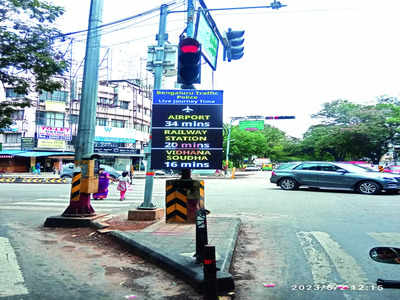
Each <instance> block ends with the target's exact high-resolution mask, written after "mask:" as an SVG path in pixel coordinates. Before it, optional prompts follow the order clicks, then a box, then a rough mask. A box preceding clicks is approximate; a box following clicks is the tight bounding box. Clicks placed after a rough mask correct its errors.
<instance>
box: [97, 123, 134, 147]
mask: <svg viewBox="0 0 400 300" xmlns="http://www.w3.org/2000/svg"><path fill="white" fill-rule="evenodd" d="M134 137H135V131H134V129H132V128H117V127H108V126H96V136H95V138H94V140H95V141H96V142H111V143H136V139H135V138H134Z"/></svg>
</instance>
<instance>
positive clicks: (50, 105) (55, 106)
mask: <svg viewBox="0 0 400 300" xmlns="http://www.w3.org/2000/svg"><path fill="white" fill-rule="evenodd" d="M44 105H45V107H46V111H56V112H65V102H61V101H52V100H46V101H45V102H44Z"/></svg>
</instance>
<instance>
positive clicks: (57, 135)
mask: <svg viewBox="0 0 400 300" xmlns="http://www.w3.org/2000/svg"><path fill="white" fill-rule="evenodd" d="M38 139H50V140H62V141H70V140H71V139H72V135H71V128H63V127H49V126H38Z"/></svg>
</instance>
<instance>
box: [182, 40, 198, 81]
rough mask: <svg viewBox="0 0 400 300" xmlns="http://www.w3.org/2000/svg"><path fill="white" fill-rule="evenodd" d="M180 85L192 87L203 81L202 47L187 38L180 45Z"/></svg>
mask: <svg viewBox="0 0 400 300" xmlns="http://www.w3.org/2000/svg"><path fill="white" fill-rule="evenodd" d="M177 73H178V83H182V84H184V85H191V84H193V83H200V81H201V45H200V43H199V42H198V41H196V40H195V39H192V38H185V39H183V40H181V41H180V42H179V45H178V72H177Z"/></svg>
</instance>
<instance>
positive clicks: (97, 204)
mask: <svg viewBox="0 0 400 300" xmlns="http://www.w3.org/2000/svg"><path fill="white" fill-rule="evenodd" d="M14 204H18V205H29V206H48V207H49V206H66V203H58V202H49V203H42V202H15V203H14ZM91 204H92V206H99V207H100V206H101V207H116V206H129V204H128V203H126V204H125V203H124V202H123V201H120V202H115V203H102V202H96V203H93V202H91Z"/></svg>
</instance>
